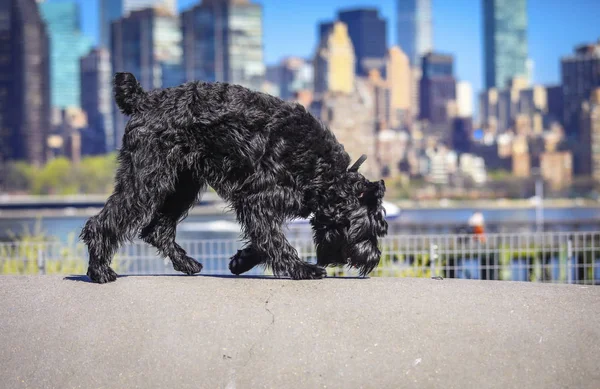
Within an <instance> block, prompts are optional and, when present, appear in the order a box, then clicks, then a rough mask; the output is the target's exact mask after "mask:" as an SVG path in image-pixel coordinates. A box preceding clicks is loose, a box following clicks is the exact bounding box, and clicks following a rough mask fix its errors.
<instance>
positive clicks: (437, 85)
mask: <svg viewBox="0 0 600 389" xmlns="http://www.w3.org/2000/svg"><path fill="white" fill-rule="evenodd" d="M422 71H423V74H422V77H421V83H420V100H421V102H420V118H421V119H424V120H427V121H429V123H430V124H432V125H443V124H447V123H448V120H449V119H450V116H451V115H449V112H448V103H449V102H450V101H455V100H456V80H455V79H454V58H453V57H452V56H451V55H445V54H438V53H429V54H426V55H425V56H424V57H423V60H422Z"/></svg>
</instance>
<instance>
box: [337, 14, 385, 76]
mask: <svg viewBox="0 0 600 389" xmlns="http://www.w3.org/2000/svg"><path fill="white" fill-rule="evenodd" d="M338 20H339V21H341V22H343V23H344V24H346V26H347V27H348V35H349V36H350V40H351V41H352V45H353V46H354V55H355V58H356V62H355V70H354V71H355V72H356V74H357V75H359V76H363V77H366V76H368V75H369V72H370V71H371V70H373V69H377V70H379V72H380V73H381V74H382V75H385V56H386V51H387V47H388V39H387V21H386V20H385V19H384V18H382V17H380V16H379V12H378V10H377V9H376V8H359V9H352V10H345V11H340V12H339V13H338Z"/></svg>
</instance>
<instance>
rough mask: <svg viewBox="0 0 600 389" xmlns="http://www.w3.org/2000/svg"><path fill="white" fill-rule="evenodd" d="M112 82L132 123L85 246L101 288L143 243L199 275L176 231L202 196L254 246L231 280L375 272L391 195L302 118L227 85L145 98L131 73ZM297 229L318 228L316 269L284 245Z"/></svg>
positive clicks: (298, 111)
mask: <svg viewBox="0 0 600 389" xmlns="http://www.w3.org/2000/svg"><path fill="white" fill-rule="evenodd" d="M114 82H115V85H114V89H115V100H116V102H117V104H118V106H119V108H120V109H121V110H122V111H123V112H124V113H127V114H129V115H131V116H130V119H129V122H128V123H127V125H126V128H125V134H124V136H123V147H122V149H121V150H120V151H119V156H118V162H119V164H118V169H117V174H116V179H115V189H114V192H113V193H112V194H111V196H110V197H109V198H108V200H107V202H106V204H105V206H104V208H103V209H102V211H100V213H99V214H97V215H95V216H93V217H91V218H90V219H89V220H88V221H87V223H86V225H85V226H84V228H83V229H82V231H81V235H80V237H81V239H82V240H83V241H84V242H85V243H86V245H87V247H88V251H89V255H90V261H89V269H88V276H89V277H90V278H91V279H92V280H93V281H94V282H98V283H104V282H110V281H114V280H115V279H116V274H115V273H114V271H112V270H111V269H110V267H109V266H110V262H111V259H112V257H113V255H114V254H115V252H116V250H117V249H118V247H119V245H120V244H122V243H123V242H124V241H125V240H131V239H133V238H134V237H136V236H139V237H140V238H141V239H143V240H144V241H145V242H148V243H149V244H151V245H153V246H155V247H156V248H158V250H159V252H160V253H161V254H162V255H164V256H168V257H169V258H170V259H171V261H172V262H173V267H174V268H175V269H176V270H178V271H181V272H183V273H187V274H195V273H198V272H200V271H201V269H202V265H201V264H199V263H198V262H196V261H195V260H194V259H192V258H190V257H189V256H187V254H186V252H185V250H183V249H182V248H181V247H180V246H179V245H178V244H177V243H176V242H175V229H176V226H177V224H178V223H179V222H180V221H181V220H182V219H183V218H185V216H186V215H187V213H188V211H189V209H190V208H191V207H192V206H193V204H194V203H195V201H196V200H197V199H198V197H199V196H200V195H201V194H202V192H203V191H204V190H205V189H206V187H207V185H210V186H211V187H213V188H214V189H215V190H216V192H217V193H218V194H219V195H220V196H221V197H222V198H223V199H224V200H225V201H227V202H228V203H229V205H230V206H231V208H232V209H233V210H234V211H235V213H236V216H237V220H238V221H239V223H240V224H241V226H242V230H243V233H244V238H245V239H246V240H247V241H248V244H247V246H246V248H244V249H243V250H240V251H239V252H238V253H237V254H236V255H234V256H233V257H232V259H231V262H230V264H229V268H230V270H231V272H232V273H234V274H241V273H243V272H246V271H248V270H250V269H251V268H253V267H254V266H257V265H264V266H268V267H270V268H271V269H272V271H273V273H274V274H275V275H276V276H278V277H280V276H284V275H287V276H289V277H291V278H293V279H310V278H321V277H323V276H324V275H325V274H326V273H325V270H324V268H323V266H328V265H343V264H347V265H350V266H354V267H357V268H358V269H359V270H360V273H361V274H362V275H363V276H364V275H366V274H368V273H369V272H370V271H371V270H373V268H374V267H375V266H377V264H378V262H379V258H380V254H381V253H380V251H379V248H378V241H377V239H378V237H382V236H385V235H386V234H387V223H386V221H385V216H384V209H383V207H382V198H383V195H384V193H385V185H384V183H383V181H377V182H370V181H368V180H367V179H366V178H365V177H364V176H363V175H362V174H360V173H359V172H358V167H357V166H355V168H353V169H349V165H350V163H351V160H350V157H349V155H348V154H347V153H346V152H345V151H344V147H343V146H342V145H341V144H340V143H339V142H338V141H337V140H336V138H335V136H334V134H333V133H332V132H331V131H330V130H329V129H328V128H327V127H326V126H325V125H323V124H322V123H321V122H320V121H318V120H317V119H316V118H315V117H314V116H312V115H311V114H309V113H308V112H307V111H306V110H305V108H304V107H303V106H301V105H300V104H295V103H289V102H285V101H283V100H281V99H278V98H275V97H273V96H269V95H267V94H263V93H260V92H255V91H251V90H249V89H246V88H244V87H241V86H238V85H231V84H226V83H205V82H188V83H185V84H183V85H180V86H178V87H174V88H167V89H159V90H152V91H148V92H145V91H143V90H142V88H141V87H140V85H139V83H138V82H137V80H136V79H135V77H134V76H133V75H132V74H130V73H117V74H116V76H115V79H114ZM360 163H362V160H360V162H359V164H360ZM355 165H356V164H355ZM297 217H311V223H312V227H313V230H314V239H315V243H316V246H317V265H312V264H309V263H306V262H304V261H302V260H301V259H300V257H299V256H298V253H297V252H296V250H295V249H294V247H292V246H291V245H290V243H289V242H288V241H287V239H286V237H285V235H284V232H283V226H284V224H285V222H286V221H289V220H290V219H293V218H297Z"/></svg>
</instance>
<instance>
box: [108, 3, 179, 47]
mask: <svg viewBox="0 0 600 389" xmlns="http://www.w3.org/2000/svg"><path fill="white" fill-rule="evenodd" d="M155 7H158V8H163V9H165V10H167V11H169V12H171V13H172V14H174V15H175V14H176V13H177V1H176V0H99V2H98V14H99V15H100V21H99V23H100V46H103V47H106V48H108V49H110V25H111V23H112V22H114V21H115V20H117V19H119V18H121V17H123V16H126V15H127V14H129V13H130V12H133V11H137V10H140V9H144V8H155Z"/></svg>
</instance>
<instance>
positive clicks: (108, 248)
mask: <svg viewBox="0 0 600 389" xmlns="http://www.w3.org/2000/svg"><path fill="white" fill-rule="evenodd" d="M151 157H152V156H148V155H143V154H142V155H141V156H140V154H135V155H132V154H131V153H130V152H128V151H127V150H125V151H122V152H121V154H120V155H119V159H120V165H119V169H118V170H117V175H116V180H115V190H114V192H113V194H111V195H110V196H109V198H108V199H107V201H106V203H105V205H104V207H103V208H102V210H101V211H100V212H99V213H98V214H97V215H95V216H92V217H91V218H90V219H89V220H88V221H87V222H86V224H85V226H84V227H83V229H82V230H81V234H80V238H81V240H82V241H83V242H84V243H85V244H86V245H87V248H88V252H89V265H88V271H87V275H88V277H90V279H91V280H92V281H93V282H97V283H101V284H102V283H106V282H111V281H115V280H116V279H117V274H116V273H115V272H114V271H113V270H112V269H111V268H110V262H111V260H112V257H113V255H114V254H115V252H116V251H117V249H118V247H119V245H121V244H122V243H123V242H124V241H125V240H129V239H131V238H132V237H133V236H135V234H136V233H137V232H138V231H139V229H140V228H141V227H142V226H145V225H147V224H149V223H150V221H151V220H152V218H153V216H154V215H155V213H156V211H157V208H159V207H160V205H161V204H162V203H163V201H164V198H166V196H167V195H168V193H169V192H172V191H174V187H175V183H174V182H172V181H170V180H169V178H170V177H176V175H175V174H171V171H170V169H171V167H170V166H169V165H168V164H163V165H160V166H159V168H157V169H155V170H154V171H152V172H151V173H152V174H148V171H147V170H146V169H147V168H146V167H147V166H152V167H154V168H156V166H153V165H151V164H149V163H147V160H146V159H145V158H151ZM134 158H135V159H137V160H135V159H134ZM136 167H137V168H136ZM156 177H160V179H161V184H160V185H156V181H155V180H156Z"/></svg>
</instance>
